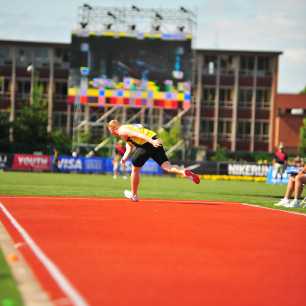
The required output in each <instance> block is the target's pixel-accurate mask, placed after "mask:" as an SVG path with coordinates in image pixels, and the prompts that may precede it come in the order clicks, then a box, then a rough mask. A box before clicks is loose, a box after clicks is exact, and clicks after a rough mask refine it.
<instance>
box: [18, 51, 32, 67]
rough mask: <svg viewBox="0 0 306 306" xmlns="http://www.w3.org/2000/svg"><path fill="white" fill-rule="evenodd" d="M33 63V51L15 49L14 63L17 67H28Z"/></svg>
mask: <svg viewBox="0 0 306 306" xmlns="http://www.w3.org/2000/svg"><path fill="white" fill-rule="evenodd" d="M32 61H33V49H30V48H17V50H16V62H17V66H20V67H28V66H29V65H30V64H32Z"/></svg>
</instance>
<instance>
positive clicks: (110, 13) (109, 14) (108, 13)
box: [107, 12, 117, 19]
mask: <svg viewBox="0 0 306 306" xmlns="http://www.w3.org/2000/svg"><path fill="white" fill-rule="evenodd" d="M107 15H108V16H110V17H113V18H114V19H117V17H116V16H115V15H114V14H113V13H112V12H107Z"/></svg>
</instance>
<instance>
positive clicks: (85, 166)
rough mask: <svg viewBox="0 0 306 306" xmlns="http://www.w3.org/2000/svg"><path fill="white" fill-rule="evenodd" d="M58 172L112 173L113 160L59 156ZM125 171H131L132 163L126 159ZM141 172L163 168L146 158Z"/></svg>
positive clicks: (158, 173)
mask: <svg viewBox="0 0 306 306" xmlns="http://www.w3.org/2000/svg"><path fill="white" fill-rule="evenodd" d="M57 166H58V171H59V172H77V173H112V172H113V162H112V159H111V158H110V157H72V156H59V158H58V163H57ZM126 166H127V172H131V169H132V163H131V161H127V163H126ZM141 173H142V174H155V175H161V174H162V173H163V170H162V169H161V168H160V167H159V165H158V164H157V163H156V162H155V161H153V160H151V159H150V160H148V161H147V162H146V163H145V164H144V166H143V167H142V168H141Z"/></svg>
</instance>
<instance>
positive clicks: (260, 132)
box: [255, 121, 269, 142]
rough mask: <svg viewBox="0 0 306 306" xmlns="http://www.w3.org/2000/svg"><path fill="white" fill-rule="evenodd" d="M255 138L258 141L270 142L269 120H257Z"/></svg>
mask: <svg viewBox="0 0 306 306" xmlns="http://www.w3.org/2000/svg"><path fill="white" fill-rule="evenodd" d="M255 139H256V140H257V141H264V142H268V140H269V122H267V121H257V122H255Z"/></svg>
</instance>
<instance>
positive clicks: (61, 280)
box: [0, 202, 88, 306]
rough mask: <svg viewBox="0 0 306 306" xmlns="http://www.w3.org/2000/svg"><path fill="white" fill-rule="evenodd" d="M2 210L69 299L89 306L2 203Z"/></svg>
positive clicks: (76, 303) (74, 302) (83, 305)
mask: <svg viewBox="0 0 306 306" xmlns="http://www.w3.org/2000/svg"><path fill="white" fill-rule="evenodd" d="M0 209H1V210H2V211H3V213H4V214H5V216H6V217H7V218H8V219H9V221H10V222H11V224H12V225H13V226H14V228H15V229H16V230H17V231H18V232H19V234H20V235H21V236H22V238H23V239H24V241H25V242H26V243H27V244H28V246H29V247H30V248H31V250H32V252H33V253H34V254H35V256H36V257H37V258H38V260H39V261H40V262H41V263H42V264H43V266H44V267H45V268H46V269H47V271H48V272H49V273H50V275H51V276H52V277H53V279H54V280H55V282H56V283H57V284H58V286H59V287H60V288H61V289H62V290H63V292H64V293H65V294H66V295H67V297H68V298H69V299H70V300H71V302H72V303H73V304H74V305H75V306H88V303H87V302H86V301H85V300H84V298H83V297H82V296H81V295H80V294H79V293H78V292H77V291H76V289H75V288H74V287H73V286H72V285H71V284H70V282H69V281H68V280H67V278H66V277H65V276H64V275H63V274H62V272H61V271H60V270H59V268H58V267H57V266H56V265H55V264H54V263H53V262H52V261H51V260H50V259H49V258H48V257H47V256H46V255H45V254H44V252H43V251H42V250H41V249H40V248H39V246H38V245H37V244H36V243H35V242H34V240H33V239H32V238H31V237H30V235H29V234H28V233H27V232H26V230H25V229H24V228H23V227H22V226H21V225H20V224H19V223H18V222H17V221H16V219H15V218H14V217H13V216H12V215H11V213H10V212H9V211H8V210H7V209H6V207H5V206H4V205H3V204H2V203H1V202H0Z"/></svg>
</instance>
